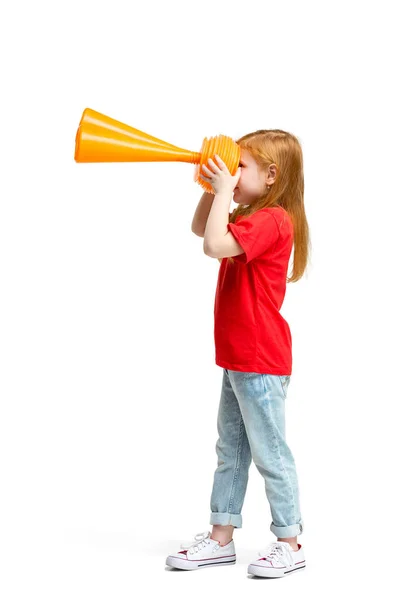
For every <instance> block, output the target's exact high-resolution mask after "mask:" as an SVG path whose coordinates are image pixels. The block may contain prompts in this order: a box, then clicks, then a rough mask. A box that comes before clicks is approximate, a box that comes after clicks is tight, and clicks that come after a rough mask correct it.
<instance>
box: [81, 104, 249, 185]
mask: <svg viewBox="0 0 400 600" xmlns="http://www.w3.org/2000/svg"><path fill="white" fill-rule="evenodd" d="M215 154H218V155H219V156H220V157H221V158H222V160H223V161H224V163H225V164H226V166H227V168H228V169H229V171H230V173H231V174H232V175H234V174H235V173H236V170H237V167H238V165H239V159H240V148H239V146H238V144H236V142H234V141H233V139H232V138H229V137H227V136H224V135H219V136H217V137H214V138H210V139H209V140H207V138H204V140H203V144H202V147H201V150H200V152H191V151H190V150H184V149H183V148H178V147H177V146H173V145H172V144H169V143H168V142H164V141H163V140H160V139H158V138H156V137H154V136H152V135H149V134H148V133H145V132H144V131H140V130H139V129H135V128H134V127H130V126H129V125H125V124H124V123H121V122H120V121H116V120H115V119H111V118H110V117H107V116H106V115H103V114H101V113H99V112H97V111H95V110H92V109H91V108H86V109H85V110H84V111H83V114H82V118H81V120H80V123H79V127H78V130H77V132H76V136H75V161H76V162H149V161H158V162H165V161H179V162H187V163H192V164H196V168H195V174H194V181H195V182H196V183H199V184H200V185H201V186H202V187H203V188H204V189H205V190H206V191H207V192H212V191H213V190H212V186H211V184H210V183H209V182H208V181H202V180H201V179H200V178H199V176H200V174H201V173H203V172H202V171H201V167H202V165H203V164H206V163H207V161H208V159H209V158H213V157H214V155H215ZM203 174H204V173H203Z"/></svg>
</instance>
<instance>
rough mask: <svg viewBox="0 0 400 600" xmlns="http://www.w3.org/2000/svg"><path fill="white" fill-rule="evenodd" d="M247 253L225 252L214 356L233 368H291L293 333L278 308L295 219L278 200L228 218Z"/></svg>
mask: <svg viewBox="0 0 400 600" xmlns="http://www.w3.org/2000/svg"><path fill="white" fill-rule="evenodd" d="M227 227H228V231H230V232H231V233H232V235H233V236H234V237H235V239H236V240H237V242H238V243H239V244H240V245H241V247H242V248H243V250H244V253H242V254H238V255H236V256H233V257H232V258H233V260H234V262H233V263H229V262H228V259H227V258H223V259H222V262H221V264H220V267H219V273H218V282H217V289H216V294H215V304H214V339H215V361H216V364H217V365H219V366H220V367H224V368H226V369H230V370H232V371H246V372H252V373H269V374H271V375H291V374H292V336H291V333H290V328H289V325H288V323H287V321H285V319H284V318H283V317H282V315H281V314H280V312H279V310H280V308H281V306H282V303H283V299H284V297H285V292H286V276H287V271H288V263H289V259H290V255H291V250H292V245H293V224H292V221H291V218H290V216H289V214H288V213H287V212H286V211H285V210H284V209H283V208H282V207H280V206H274V207H269V208H261V209H259V210H257V211H256V212H255V213H253V214H252V215H250V216H248V217H244V216H239V217H238V218H237V219H236V222H235V223H228V225H227Z"/></svg>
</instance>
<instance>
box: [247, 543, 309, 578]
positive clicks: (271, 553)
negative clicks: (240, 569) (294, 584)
mask: <svg viewBox="0 0 400 600" xmlns="http://www.w3.org/2000/svg"><path fill="white" fill-rule="evenodd" d="M297 545H298V547H299V549H298V550H297V551H296V552H295V551H294V550H293V548H292V547H291V545H290V544H288V543H287V542H271V543H270V544H269V545H268V546H267V547H266V549H265V550H263V551H262V552H259V553H258V555H259V556H261V558H258V559H257V560H255V561H254V562H252V563H250V564H249V566H248V568H247V572H248V573H250V574H251V575H258V577H283V576H284V575H287V574H288V573H291V572H292V571H297V570H298V569H304V567H305V566H306V561H305V558H304V550H303V548H302V545H301V544H297Z"/></svg>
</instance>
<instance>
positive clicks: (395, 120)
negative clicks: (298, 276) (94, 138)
mask: <svg viewBox="0 0 400 600" xmlns="http://www.w3.org/2000/svg"><path fill="white" fill-rule="evenodd" d="M395 4H396V3H395V2H385V1H383V2H379V4H378V5H377V4H376V3H373V2H351V1H350V2H349V1H347V2H343V1H335V2H304V1H303V2H287V1H286V2H285V1H281V2H278V3H272V2H271V3H268V2H256V1H252V0H247V1H246V2H235V1H230V2H229V3H228V2H215V1H214V2H210V1H208V0H203V1H202V2H198V3H190V2H183V1H180V2H178V1H175V0H174V1H171V2H147V3H144V2H132V1H130V2H121V1H114V2H99V1H97V2H89V1H84V0H81V1H80V2H79V3H78V2H72V3H57V2H40V1H39V2H33V3H28V2H16V3H14V4H12V5H11V4H9V5H8V6H5V8H3V9H2V11H1V19H0V22H1V25H0V28H1V32H0V33H1V36H0V37H1V46H2V65H1V70H2V77H1V80H2V93H1V117H2V118H1V144H0V147H1V154H2V156H1V178H0V180H1V184H0V185H1V190H0V191H1V213H0V286H1V288H0V291H1V296H0V326H1V329H0V344H1V363H0V369H1V380H0V384H1V390H0V392H1V418H0V444H1V448H0V450H1V480H0V482H1V489H2V491H1V497H0V502H1V507H0V508H1V510H0V514H1V534H0V543H1V548H2V558H1V563H2V569H1V570H2V576H1V584H0V585H1V586H2V587H4V589H3V592H2V594H1V596H2V598H4V599H6V598H7V600H8V599H12V598H31V597H32V596H33V595H37V596H38V597H40V598H52V599H54V598H66V599H67V598H68V599H69V598H71V599H72V598H73V599H74V600H78V599H85V600H86V599H88V598H96V600H100V599H103V598H112V599H117V598H118V599H128V598H133V597H141V598H142V597H143V598H147V597H150V596H151V597H158V596H157V595H158V594H159V595H160V597H170V596H172V595H174V597H178V598H183V597H186V594H190V596H191V597H198V598H203V597H204V594H208V593H218V594H222V593H228V594H230V593H233V594H234V595H235V593H236V595H237V596H242V594H249V593H251V594H252V597H254V598H255V597H260V598H261V597H262V598H265V597H266V595H269V594H270V593H273V594H276V593H278V594H279V596H280V597H281V598H289V597H292V595H293V593H296V594H297V596H298V597H301V598H306V597H307V598H310V597H312V598H317V597H318V598H319V597H321V594H323V596H324V598H336V597H337V595H338V594H339V593H340V594H342V593H345V592H348V593H349V594H353V592H355V591H356V590H357V591H358V592H361V593H364V591H368V592H371V593H372V592H373V593H374V595H375V592H376V593H379V592H380V593H382V590H383V589H385V588H386V586H388V585H389V581H390V578H391V577H393V576H394V567H395V566H396V561H397V555H398V542H397V533H398V524H399V496H398V495H397V493H396V486H397V484H398V481H397V480H398V477H399V468H398V462H397V461H398V456H399V445H398V435H397V432H398V427H399V419H398V414H399V413H398V405H399V400H400V398H399V393H398V389H397V385H396V374H397V369H398V358H399V356H398V336H399V319H398V306H399V296H398V293H397V292H396V289H397V285H398V282H397V279H398V268H399V267H398V265H399V260H398V259H399V254H398V242H397V240H398V238H397V236H398V226H399V210H398V202H399V199H400V198H399V182H398V178H399V167H398V164H399V116H398V107H399V101H400V98H399V94H398V91H397V87H396V86H397V84H398V59H397V58H395V55H396V54H397V56H398V52H399V43H398V27H397V24H396V19H395ZM86 107H90V108H93V109H94V110H97V111H99V112H102V113H103V114H106V115H108V116H111V117H112V118H115V119H117V120H120V121H122V122H124V123H126V124H129V125H131V126H133V127H136V128H138V129H140V130H142V131H145V132H147V133H149V134H151V135H154V136H156V137H158V138H161V139H163V140H166V141H168V142H170V143H172V144H174V145H177V146H179V147H182V148H186V149H189V150H192V151H199V150H200V147H201V144H202V141H203V138H204V137H206V136H207V137H211V136H215V135H218V134H220V133H222V134H225V135H229V136H231V137H233V138H235V137H239V136H241V135H244V134H245V133H248V132H250V131H253V130H255V129H260V128H281V129H285V130H287V131H290V132H292V133H294V134H295V135H296V136H297V137H298V138H299V140H300V142H301V144H302V148H303V153H304V170H305V206H306V214H307V218H308V223H309V226H310V234H311V241H312V255H311V256H310V264H309V268H308V270H307V272H306V274H305V276H304V277H303V279H302V280H301V281H300V282H298V283H296V284H289V285H288V287H287V293H286V298H285V301H284V304H283V306H282V310H281V312H282V315H283V316H284V317H285V319H286V320H287V321H288V322H289V325H290V327H291V332H292V337H293V373H292V380H291V384H290V387H289V392H288V398H287V405H286V406H287V438H288V443H289V446H290V447H291V449H292V451H293V454H294V456H295V459H296V464H297V470H298V477H299V484H300V497H301V504H302V516H303V520H304V525H305V529H304V533H303V534H302V535H301V536H300V537H299V538H298V539H299V542H300V543H302V544H303V546H304V551H305V555H306V559H307V563H308V564H307V568H306V569H304V570H303V571H300V572H298V573H296V574H293V575H291V576H289V577H287V578H285V579H284V580H280V583H278V582H276V583H272V582H271V581H269V580H259V579H256V580H254V578H253V577H252V576H250V575H247V564H248V563H249V562H251V561H252V560H253V559H254V558H256V557H257V550H258V549H260V548H263V547H264V546H265V545H266V544H267V543H268V542H270V541H273V540H274V539H275V537H274V536H273V534H272V533H271V532H270V531H269V525H270V522H271V515H270V511H269V506H268V502H267V499H266V496H265V492H264V482H263V480H262V478H261V475H260V474H259V472H258V471H257V469H256V467H255V465H254V463H252V465H251V468H250V479H249V484H248V489H247V495H246V499H245V504H244V506H243V511H242V515H243V528H242V529H238V530H236V531H235V538H234V539H235V543H236V552H237V564H236V565H235V566H234V567H232V568H231V569H228V570H226V571H224V570H222V572H221V570H219V569H206V570H205V571H201V572H196V573H192V574H191V575H189V574H185V572H183V571H172V570H170V569H169V568H168V567H166V566H165V557H166V556H167V554H170V553H173V552H176V551H178V550H179V549H180V544H181V543H185V542H188V541H190V540H191V539H192V538H193V537H194V535H195V534H196V533H198V532H201V531H205V530H207V529H209V528H210V527H211V526H210V525H209V513H210V507H209V501H210V493H211V488H212V482H213V474H214V470H215V468H216V466H217V457H216V453H215V443H216V440H217V437H218V436H217V427H216V418H217V409H218V403H219V397H220V390H221V382H222V369H221V368H220V367H218V366H217V365H216V364H215V360H214V340H213V306H214V295H215V286H216V281H217V275H218V269H219V262H218V261H217V260H215V259H212V258H209V257H207V256H206V255H205V254H204V253H203V248H202V239H201V238H199V237H196V236H195V235H194V234H193V233H192V232H191V221H192V217H193V214H194V211H195V208H196V206H197V202H198V200H199V199H200V196H201V194H202V189H201V187H200V186H199V185H198V184H196V183H194V181H193V173H194V166H193V165H190V164H185V163H180V162H173V163H154V162H153V163H108V164H101V163H99V164H77V163H76V162H75V161H74V145H75V134H76V130H77V127H78V124H79V121H80V118H81V115H82V112H83V110H84V109H85V108H86ZM234 206H236V205H235V204H234V203H233V202H232V206H231V209H232V208H234ZM227 571H228V572H227ZM194 580H195V581H194ZM256 581H258V582H259V585H257V583H256ZM216 585H217V586H218V585H219V588H217V589H216V588H215V586H216ZM270 585H273V586H275V585H278V586H279V591H275V587H274V590H273V592H271V590H270V587H269V586H270ZM264 586H265V587H264ZM266 587H268V588H269V589H268V590H267V589H265V588H266ZM139 590H141V591H140V593H139Z"/></svg>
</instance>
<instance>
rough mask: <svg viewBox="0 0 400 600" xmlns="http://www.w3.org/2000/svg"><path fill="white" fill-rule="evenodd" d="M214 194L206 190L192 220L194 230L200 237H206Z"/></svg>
mask: <svg viewBox="0 0 400 600" xmlns="http://www.w3.org/2000/svg"><path fill="white" fill-rule="evenodd" d="M214 197H215V195H214V194H209V193H208V192H204V194H203V195H202V197H201V198H200V201H199V203H198V205H197V208H196V211H195V213H194V217H193V221H192V231H193V233H195V234H196V235H198V236H199V237H204V232H205V230H206V225H207V219H208V215H209V214H210V210H211V206H212V203H213V201H214Z"/></svg>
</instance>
